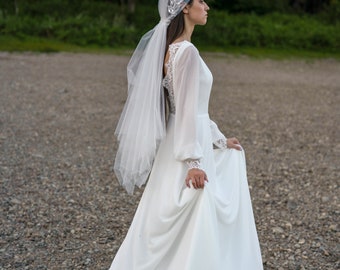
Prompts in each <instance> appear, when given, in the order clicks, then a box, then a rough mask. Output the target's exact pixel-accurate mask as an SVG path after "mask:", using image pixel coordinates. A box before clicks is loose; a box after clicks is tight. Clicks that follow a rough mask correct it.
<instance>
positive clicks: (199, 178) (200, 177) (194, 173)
mask: <svg viewBox="0 0 340 270" xmlns="http://www.w3.org/2000/svg"><path fill="white" fill-rule="evenodd" d="M205 181H208V180H207V175H206V174H205V172H204V171H203V170H200V169H191V170H189V171H188V175H187V178H186V179H185V182H186V186H187V187H189V188H190V187H191V185H192V187H193V188H195V189H198V188H204V182H205ZM190 182H191V185H190Z"/></svg>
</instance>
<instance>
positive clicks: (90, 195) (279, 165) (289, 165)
mask: <svg viewBox="0 0 340 270" xmlns="http://www.w3.org/2000/svg"><path fill="white" fill-rule="evenodd" d="M203 57H204V58H205V59H206V61H207V63H208V65H209V66H210V68H211V70H212V72H213V74H214V79H215V83H214V89H213V92H212V97H211V109H210V113H211V118H213V119H214V120H215V121H216V122H217V123H218V124H219V126H220V128H221V130H222V131H223V132H224V133H225V134H226V136H237V137H239V139H240V140H241V142H242V144H243V146H244V148H245V149H246V152H247V165H248V178H249V185H250V190H251V195H252V199H253V207H254V214H255V218H256V222H257V228H258V234H259V239H260V242H261V248H262V253H263V261H264V265H265V269H280V270H282V269H292V270H293V269H294V270H299V269H301V270H302V269H306V270H313V269H322V270H325V269H339V267H340V264H339V257H340V256H339V249H340V245H339V240H338V239H339V238H340V237H339V236H340V232H339V225H338V224H339V201H338V194H339V156H340V155H339V153H340V138H339V137H340V133H339V126H340V123H339V122H340V115H339V104H340V99H339V94H340V75H339V74H340V63H339V62H337V61H335V60H331V59H327V60H315V61H299V60H290V61H274V60H253V59H249V58H243V57H238V58H236V57H231V56H226V55H219V54H204V55H203ZM128 60H129V58H128V56H124V55H123V56H117V55H91V54H71V53H59V54H33V53H24V54H16V53H14V54H9V53H0V185H1V189H0V192H1V197H0V203H1V212H0V218H1V219H0V269H108V267H109V265H110V263H111V261H112V259H113V257H114V254H115V252H116V251H117V248H118V247H119V245H120V243H121V241H122V239H123V237H124V235H125V233H126V231H127V229H128V227H129V224H130V222H131V219H132V217H133V213H134V211H135V209H136V206H137V203H138V201H139V198H140V195H141V192H142V190H137V192H136V193H135V195H134V196H128V195H127V194H126V192H124V191H123V189H122V188H121V187H119V185H118V184H117V181H116V179H115V177H114V175H113V173H112V172H111V167H112V164H113V158H114V153H115V149H116V146H117V145H116V142H115V138H114V136H113V133H114V127H115V124H116V123H117V121H118V117H119V113H120V111H121V110H122V107H123V104H124V100H125V98H126V81H125V68H126V64H127V62H128ZM250 270H251V269H250Z"/></svg>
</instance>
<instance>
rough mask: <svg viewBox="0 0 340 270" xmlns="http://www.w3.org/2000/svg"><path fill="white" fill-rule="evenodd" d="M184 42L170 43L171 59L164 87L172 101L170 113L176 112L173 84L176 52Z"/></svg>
mask: <svg viewBox="0 0 340 270" xmlns="http://www.w3.org/2000/svg"><path fill="white" fill-rule="evenodd" d="M181 43H182V42H178V43H174V44H170V45H169V60H168V62H167V63H165V66H166V68H167V73H166V75H165V77H164V79H163V87H164V88H166V90H167V91H168V97H169V103H170V108H169V109H170V113H173V114H174V113H175V112H176V108H175V95H174V87H173V86H174V85H173V65H174V59H175V55H176V52H177V51H178V48H179V47H180V46H181Z"/></svg>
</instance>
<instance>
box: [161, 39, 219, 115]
mask: <svg viewBox="0 0 340 270" xmlns="http://www.w3.org/2000/svg"><path fill="white" fill-rule="evenodd" d="M188 46H193V45H192V44H191V43H190V42H188V41H182V42H178V43H174V44H170V46H169V60H168V62H167V63H166V64H165V65H166V68H167V74H166V76H165V77H164V79H163V86H164V88H166V89H167V91H168V96H169V103H170V113H173V114H175V113H176V102H175V97H176V95H177V93H178V91H186V89H185V86H183V87H182V85H181V83H180V82H177V83H175V82H176V80H177V79H178V78H177V77H179V76H178V74H176V71H177V72H178V71H180V68H181V67H179V66H178V65H179V62H180V61H179V59H180V57H185V49H186V48H187V47H188ZM197 57H199V61H198V63H199V73H198V74H196V73H194V74H192V75H193V76H192V77H190V78H187V79H189V80H198V84H197V85H198V88H197V91H198V95H197V97H198V98H197V101H196V102H197V103H198V104H197V105H198V106H197V113H198V114H205V113H208V107H209V97H210V91H211V86H212V82H213V77H212V74H211V72H210V70H209V68H208V67H207V65H206V64H205V63H204V61H203V59H202V58H201V57H200V56H199V55H197ZM189 74H190V71H189ZM176 75H177V77H176Z"/></svg>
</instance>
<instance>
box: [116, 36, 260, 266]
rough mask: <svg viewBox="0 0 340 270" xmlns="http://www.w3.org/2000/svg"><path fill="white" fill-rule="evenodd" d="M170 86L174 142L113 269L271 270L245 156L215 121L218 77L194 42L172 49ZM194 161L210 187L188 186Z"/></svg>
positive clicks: (160, 157)
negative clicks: (228, 145)
mask: <svg viewBox="0 0 340 270" xmlns="http://www.w3.org/2000/svg"><path fill="white" fill-rule="evenodd" d="M163 84H164V85H165V86H166V87H167V89H168V91H169V99H170V112H171V113H170V117H169V121H168V124H167V132H166V137H165V138H164V139H163V141H162V142H161V145H160V147H159V149H158V152H157V155H156V158H155V161H154V164H153V168H152V171H151V174H150V177H149V180H148V183H147V185H146V187H145V191H144V194H143V196H142V198H141V201H140V203H139V206H138V208H137V211H136V213H135V216H134V219H133V222H132V224H131V227H130V229H129V231H128V233H127V235H126V238H125V240H124V242H123V243H122V245H121V247H120V249H119V250H118V252H117V254H116V256H115V258H114V260H113V262H112V265H111V267H110V270H208V269H209V270H259V269H263V268H262V260H261V253H260V247H259V242H258V238H257V232H256V228H255V222H254V217H253V211H252V206H251V200H250V195H249V190H248V183H247V175H246V164H245V156H244V151H237V150H231V149H225V148H224V147H223V143H222V144H221V141H222V140H225V137H224V136H223V134H222V133H221V132H220V131H219V130H218V128H217V126H216V124H215V123H214V122H212V121H211V120H210V118H209V115H208V103H209V95H210V90H211V85H212V75H211V73H210V71H209V69H208V67H207V66H206V64H205V63H204V61H203V60H202V59H201V57H200V56H199V54H198V51H197V49H196V48H195V47H194V46H193V45H192V44H191V43H190V42H187V41H183V42H180V43H175V44H172V45H170V60H169V63H168V74H167V76H166V77H165V79H164V81H163ZM213 144H214V145H215V147H213ZM216 147H220V148H219V149H216ZM187 160H200V164H201V168H202V169H203V170H204V171H205V172H206V174H207V176H208V180H209V182H207V183H206V184H205V188H204V189H197V190H196V189H194V188H188V187H186V185H185V178H186V175H187V171H188V165H187V163H186V161H187Z"/></svg>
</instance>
